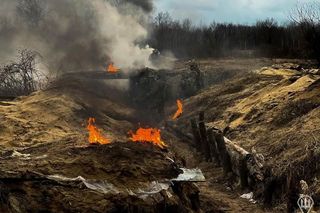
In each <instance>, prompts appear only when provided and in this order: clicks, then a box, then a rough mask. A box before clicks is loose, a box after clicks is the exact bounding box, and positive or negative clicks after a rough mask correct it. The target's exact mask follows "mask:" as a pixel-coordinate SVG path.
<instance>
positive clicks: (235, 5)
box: [155, 0, 320, 24]
mask: <svg viewBox="0 0 320 213" xmlns="http://www.w3.org/2000/svg"><path fill="white" fill-rule="evenodd" d="M306 2H320V0H155V3H156V12H164V11H168V12H169V13H170V14H171V15H172V16H173V17H174V18H177V19H184V18H190V19H192V20H193V22H194V23H206V24H208V23H211V22H212V21H213V20H214V21H216V22H233V23H242V24H252V23H255V22H256V20H261V19H266V18H274V19H276V20H278V22H280V23H284V22H286V21H287V20H288V15H289V13H290V10H291V9H292V8H294V7H295V6H296V5H297V4H298V3H299V4H300V3H306Z"/></svg>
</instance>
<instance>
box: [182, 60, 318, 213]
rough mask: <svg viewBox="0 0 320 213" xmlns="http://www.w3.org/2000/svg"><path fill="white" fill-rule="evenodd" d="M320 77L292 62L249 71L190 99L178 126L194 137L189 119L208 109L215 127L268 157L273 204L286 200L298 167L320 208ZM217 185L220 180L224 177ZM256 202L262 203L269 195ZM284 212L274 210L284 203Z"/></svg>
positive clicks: (211, 123) (299, 173)
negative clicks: (288, 183)
mask: <svg viewBox="0 0 320 213" xmlns="http://www.w3.org/2000/svg"><path fill="white" fill-rule="evenodd" d="M319 79H320V76H319V71H317V70H315V69H310V68H305V69H304V68H301V67H300V66H296V65H295V64H288V63H287V64H282V63H280V64H278V65H277V66H272V67H271V66H270V67H265V68H259V69H255V70H252V72H247V73H245V72H244V73H242V74H241V75H238V76H237V77H236V78H232V79H230V80H228V81H226V82H223V83H221V84H218V85H215V86H212V87H210V88H208V89H205V90H203V91H202V92H201V93H199V94H198V95H196V96H194V97H191V98H189V99H187V100H185V101H184V109H185V111H184V114H183V116H182V117H181V118H180V119H179V121H178V122H177V125H178V126H179V129H181V130H183V131H185V133H186V134H188V133H189V134H190V133H191V130H190V123H189V122H190V121H189V119H190V118H196V117H198V113H199V111H201V110H204V111H206V115H207V117H206V122H207V124H208V125H209V126H214V127H218V128H220V129H221V130H225V133H226V136H227V137H228V138H230V139H232V140H233V141H235V142H237V143H238V144H240V145H241V146H242V147H244V148H246V149H247V150H251V149H252V148H254V149H256V150H257V152H258V153H262V154H263V155H264V157H265V161H266V167H270V168H271V175H272V176H273V177H275V180H276V186H275V190H277V192H276V193H275V196H273V200H272V205H276V204H277V205H278V204H279V203H282V202H284V200H285V193H286V187H285V186H286V177H287V174H288V172H289V171H290V169H291V170H292V168H294V169H293V170H294V173H295V175H296V176H297V178H298V179H299V180H305V181H306V182H307V183H308V184H309V187H310V190H311V191H313V193H312V195H313V197H314V199H315V200H316V203H317V205H318V204H319V189H320V185H319V182H318V181H317V179H319V175H318V173H319V165H318V162H319V153H320V149H319V147H320V146H319V139H320V129H319V127H320V126H319V123H320V80H319ZM184 157H186V158H188V156H184ZM209 171H212V170H209ZM217 173H219V172H218V170H216V171H214V172H213V175H212V176H217ZM212 181H219V175H218V176H217V177H216V178H214V180H212ZM297 187H299V186H297ZM216 188H218V187H217V186H216ZM235 193H237V190H236V191H235ZM238 193H241V192H238ZM257 193H258V192H257ZM238 195H240V194H238ZM256 198H257V199H261V201H262V200H263V194H256ZM278 208H279V209H274V211H281V209H284V207H283V206H282V205H280V206H278Z"/></svg>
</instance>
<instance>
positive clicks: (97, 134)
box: [87, 118, 110, 144]
mask: <svg viewBox="0 0 320 213" xmlns="http://www.w3.org/2000/svg"><path fill="white" fill-rule="evenodd" d="M95 122H96V120H95V119H94V118H89V120H88V126H87V129H88V131H89V138H88V140H89V142H90V143H91V144H96V143H99V144H108V143H110V141H109V140H108V139H107V138H105V137H103V136H102V134H101V131H100V129H98V128H97V127H96V126H95Z"/></svg>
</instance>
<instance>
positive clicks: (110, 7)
mask: <svg viewBox="0 0 320 213" xmlns="http://www.w3.org/2000/svg"><path fill="white" fill-rule="evenodd" d="M151 10H152V3H151V1H145V0H130V1H129V0H90V1H88V0H1V2H0V48H1V51H0V61H1V62H3V61H6V60H10V59H12V57H13V56H14V55H16V51H17V50H18V49H24V48H27V49H31V50H35V51H37V52H38V53H39V54H40V55H41V56H42V58H43V61H44V62H45V64H46V65H47V66H48V67H49V69H50V70H53V71H75V70H79V71H80V70H87V69H99V68H104V67H105V66H106V64H107V63H109V62H114V63H115V64H116V65H117V66H119V67H121V68H132V67H143V66H151V64H150V63H149V55H150V54H151V53H152V49H151V48H149V47H148V46H146V44H145V43H144V42H143V41H144V40H145V39H146V38H147V35H148V32H147V29H146V26H147V25H146V23H147V22H148V21H147V20H148V18H149V12H150V11H151Z"/></svg>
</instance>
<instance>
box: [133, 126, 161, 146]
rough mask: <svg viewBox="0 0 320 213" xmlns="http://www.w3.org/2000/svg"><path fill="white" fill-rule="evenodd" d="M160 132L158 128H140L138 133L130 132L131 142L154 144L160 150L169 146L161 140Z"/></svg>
mask: <svg viewBox="0 0 320 213" xmlns="http://www.w3.org/2000/svg"><path fill="white" fill-rule="evenodd" d="M160 132H161V131H160V130H159V129H156V128H148V129H144V128H139V129H138V130H137V132H136V133H133V132H132V131H130V132H129V134H130V140H132V141H133V142H146V143H153V144H154V145H156V146H159V147H160V148H164V147H166V146H167V145H166V144H165V143H164V142H163V141H162V140H161V134H160Z"/></svg>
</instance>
